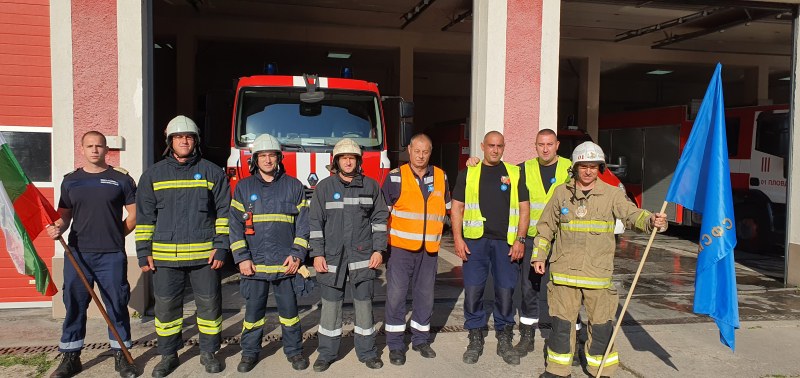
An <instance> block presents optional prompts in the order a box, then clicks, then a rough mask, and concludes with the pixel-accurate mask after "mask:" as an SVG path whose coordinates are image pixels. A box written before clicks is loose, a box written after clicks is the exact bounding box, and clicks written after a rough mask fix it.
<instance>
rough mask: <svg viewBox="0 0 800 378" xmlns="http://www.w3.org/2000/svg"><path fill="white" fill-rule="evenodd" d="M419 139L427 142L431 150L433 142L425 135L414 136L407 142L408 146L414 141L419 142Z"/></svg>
mask: <svg viewBox="0 0 800 378" xmlns="http://www.w3.org/2000/svg"><path fill="white" fill-rule="evenodd" d="M420 139H422V140H424V141H426V142H428V144H430V145H431V149H433V141H432V140H431V137H429V136H427V135H425V133H417V134H414V136H412V137H411V139H410V140H409V142H408V145H409V146H410V145H412V144H413V143H414V141H416V140H420Z"/></svg>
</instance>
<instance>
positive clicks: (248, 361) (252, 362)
mask: <svg viewBox="0 0 800 378" xmlns="http://www.w3.org/2000/svg"><path fill="white" fill-rule="evenodd" d="M257 363H258V357H253V356H242V359H241V361H239V366H237V367H236V371H238V372H240V373H247V372H248V371H250V370H253V368H254V367H256V364H257Z"/></svg>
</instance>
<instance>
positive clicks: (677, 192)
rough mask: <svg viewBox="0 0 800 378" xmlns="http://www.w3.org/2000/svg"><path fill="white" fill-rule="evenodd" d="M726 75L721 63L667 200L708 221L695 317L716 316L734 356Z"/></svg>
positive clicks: (735, 318)
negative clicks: (723, 88)
mask: <svg viewBox="0 0 800 378" xmlns="http://www.w3.org/2000/svg"><path fill="white" fill-rule="evenodd" d="M721 72H722V65H721V64H719V63H717V68H716V70H714V76H713V77H712V78H711V83H709V84H708V89H707V90H706V95H705V97H704V98H703V103H702V104H701V105H700V111H699V112H698V114H697V118H695V120H694V125H693V126H692V132H691V133H690V134H689V140H688V141H687V142H686V146H685V147H684V149H683V153H682V154H681V159H680V161H679V162H678V167H677V168H676V169H675V176H674V177H673V178H672V183H671V184H670V187H669V192H667V199H666V200H667V201H669V202H673V203H677V204H679V205H681V206H683V207H685V208H687V209H689V210H692V211H693V212H695V213H700V214H702V215H703V221H702V225H701V226H700V242H699V246H700V248H699V249H700V251H699V253H698V256H697V269H696V273H695V294H694V312H695V313H697V314H703V315H709V316H711V317H712V318H713V319H714V321H715V322H716V323H717V327H718V328H719V333H720V341H721V342H722V343H723V344H725V345H726V346H728V347H729V348H731V350H734V349H735V347H736V342H735V334H734V330H735V329H738V328H739V301H738V299H737V296H736V272H735V270H734V261H733V248H734V247H735V246H736V220H735V219H734V217H733V196H732V194H731V174H730V168H729V166H728V143H727V138H726V136H725V102H724V101H723V98H722V74H721Z"/></svg>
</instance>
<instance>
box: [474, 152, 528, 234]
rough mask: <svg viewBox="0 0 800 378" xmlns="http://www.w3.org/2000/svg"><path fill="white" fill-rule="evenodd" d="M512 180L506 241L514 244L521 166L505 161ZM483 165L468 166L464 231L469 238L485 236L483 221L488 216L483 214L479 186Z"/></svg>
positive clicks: (517, 219) (517, 222)
mask: <svg viewBox="0 0 800 378" xmlns="http://www.w3.org/2000/svg"><path fill="white" fill-rule="evenodd" d="M503 164H504V165H505V167H506V171H507V172H508V177H509V179H510V181H511V184H510V185H511V201H510V202H511V207H510V208H509V209H508V233H507V238H506V241H507V242H508V245H513V244H514V241H515V240H516V239H517V229H518V226H519V190H518V185H519V167H517V166H516V165H511V164H508V163H506V162H503ZM481 166H483V164H478V165H477V166H474V167H467V187H466V188H465V190H464V220H463V227H462V232H463V234H464V237H465V238H467V239H479V238H480V237H481V236H483V223H484V222H485V221H486V218H484V217H483V214H481V206H480V197H479V193H478V188H479V187H480V182H481Z"/></svg>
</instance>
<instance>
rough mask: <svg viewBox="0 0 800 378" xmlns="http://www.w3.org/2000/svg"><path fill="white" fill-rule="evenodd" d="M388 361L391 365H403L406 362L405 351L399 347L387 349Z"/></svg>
mask: <svg viewBox="0 0 800 378" xmlns="http://www.w3.org/2000/svg"><path fill="white" fill-rule="evenodd" d="M389 362H391V363H392V365H397V366H403V365H405V363H406V351H404V350H401V349H395V350H389Z"/></svg>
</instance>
